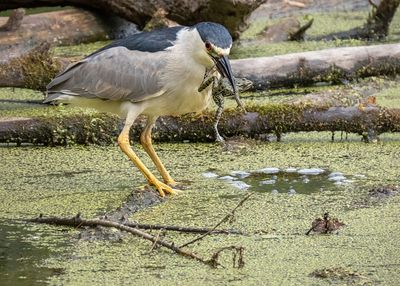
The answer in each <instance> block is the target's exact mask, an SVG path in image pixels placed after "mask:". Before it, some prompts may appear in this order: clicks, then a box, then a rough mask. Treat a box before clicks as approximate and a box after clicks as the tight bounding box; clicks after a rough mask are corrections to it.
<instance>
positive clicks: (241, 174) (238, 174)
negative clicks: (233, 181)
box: [231, 171, 251, 179]
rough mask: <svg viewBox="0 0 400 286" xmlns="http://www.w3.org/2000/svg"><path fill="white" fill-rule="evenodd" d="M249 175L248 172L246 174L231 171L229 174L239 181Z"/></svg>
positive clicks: (244, 172)
mask: <svg viewBox="0 0 400 286" xmlns="http://www.w3.org/2000/svg"><path fill="white" fill-rule="evenodd" d="M250 175H251V174H250V173H249V172H246V171H232V172H231V176H235V177H238V178H240V179H244V178H247V177H248V176H250Z"/></svg>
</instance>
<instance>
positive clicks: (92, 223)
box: [28, 215, 210, 265]
mask: <svg viewBox="0 0 400 286" xmlns="http://www.w3.org/2000/svg"><path fill="white" fill-rule="evenodd" d="M28 221H29V222H35V223H45V224H53V225H66V226H72V227H83V226H89V227H96V226H103V227H113V228H116V229H119V230H121V231H126V232H129V233H131V234H133V235H136V236H139V237H142V238H143V239H146V240H149V241H151V242H153V243H155V244H157V245H160V246H163V247H165V248H168V249H170V250H172V251H174V252H176V253H177V254H179V255H182V256H185V257H189V258H192V259H194V260H197V261H200V262H202V263H204V264H207V265H210V262H209V261H207V260H204V259H203V258H201V257H200V256H198V255H197V254H195V253H193V252H191V251H188V250H182V249H181V248H180V247H177V246H175V244H174V243H171V242H166V241H164V240H158V239H157V237H155V236H153V235H151V234H148V233H146V232H144V231H141V230H139V229H137V228H133V227H129V226H126V225H123V224H120V223H116V222H112V221H108V220H100V219H82V218H81V217H80V216H79V215H77V216H75V217H72V218H59V217H46V218H45V217H43V216H42V215H40V216H39V217H38V218H35V219H30V220H28Z"/></svg>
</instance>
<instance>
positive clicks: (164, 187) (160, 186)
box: [148, 178, 180, 197]
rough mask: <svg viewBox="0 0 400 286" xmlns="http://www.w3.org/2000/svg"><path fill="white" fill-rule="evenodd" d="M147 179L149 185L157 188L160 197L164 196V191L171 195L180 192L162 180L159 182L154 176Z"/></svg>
mask: <svg viewBox="0 0 400 286" xmlns="http://www.w3.org/2000/svg"><path fill="white" fill-rule="evenodd" d="M148 181H149V185H152V186H154V187H155V188H156V189H157V191H158V192H159V193H160V196H162V197H164V196H165V193H167V194H171V195H176V194H178V193H179V192H180V191H179V190H175V189H173V188H172V187H171V186H169V185H167V184H165V183H163V182H160V181H159V180H157V179H156V178H149V179H148Z"/></svg>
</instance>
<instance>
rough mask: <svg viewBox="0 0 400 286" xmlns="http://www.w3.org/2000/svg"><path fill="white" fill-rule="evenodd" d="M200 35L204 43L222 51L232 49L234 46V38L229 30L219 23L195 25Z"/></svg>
mask: <svg viewBox="0 0 400 286" xmlns="http://www.w3.org/2000/svg"><path fill="white" fill-rule="evenodd" d="M193 27H195V28H196V29H197V31H198V32H199V34H200V37H201V39H202V40H203V42H210V43H211V44H213V45H214V46H216V47H219V48H221V49H227V48H230V47H231V45H232V37H231V35H230V34H229V32H228V30H227V29H226V28H225V27H224V26H222V25H220V24H217V23H212V22H202V23H198V24H196V25H194V26H193Z"/></svg>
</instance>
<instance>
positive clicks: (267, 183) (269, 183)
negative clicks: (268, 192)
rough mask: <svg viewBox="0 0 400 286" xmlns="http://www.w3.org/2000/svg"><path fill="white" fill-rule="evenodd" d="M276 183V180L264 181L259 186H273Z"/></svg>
mask: <svg viewBox="0 0 400 286" xmlns="http://www.w3.org/2000/svg"><path fill="white" fill-rule="evenodd" d="M275 183H276V180H274V179H272V180H265V181H261V182H260V184H261V185H273V184H275Z"/></svg>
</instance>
